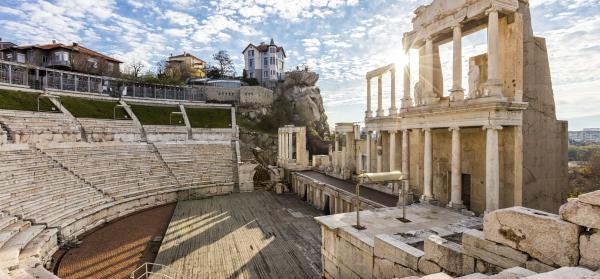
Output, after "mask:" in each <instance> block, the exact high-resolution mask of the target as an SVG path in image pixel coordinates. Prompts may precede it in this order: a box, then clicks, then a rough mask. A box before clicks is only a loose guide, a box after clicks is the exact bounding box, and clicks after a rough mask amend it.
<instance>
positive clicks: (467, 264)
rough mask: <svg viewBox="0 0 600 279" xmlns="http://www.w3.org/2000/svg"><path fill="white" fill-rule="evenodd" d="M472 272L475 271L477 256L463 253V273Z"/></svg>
mask: <svg viewBox="0 0 600 279" xmlns="http://www.w3.org/2000/svg"><path fill="white" fill-rule="evenodd" d="M463 252H464V250H463ZM471 273H475V258H473V257H471V256H468V255H464V254H463V268H462V273H461V274H471Z"/></svg>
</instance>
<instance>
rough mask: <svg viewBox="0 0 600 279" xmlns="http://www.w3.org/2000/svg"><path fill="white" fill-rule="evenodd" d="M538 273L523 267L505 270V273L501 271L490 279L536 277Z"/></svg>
mask: <svg viewBox="0 0 600 279" xmlns="http://www.w3.org/2000/svg"><path fill="white" fill-rule="evenodd" d="M535 274H537V273H535V272H533V271H531V270H528V269H525V268H522V267H518V266H516V267H512V268H509V269H505V270H503V271H501V272H500V273H498V274H496V275H493V276H490V277H489V278H490V279H491V278H494V279H518V278H525V277H528V276H531V275H535Z"/></svg>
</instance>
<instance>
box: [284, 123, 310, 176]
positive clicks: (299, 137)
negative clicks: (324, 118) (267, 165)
mask: <svg viewBox="0 0 600 279" xmlns="http://www.w3.org/2000/svg"><path fill="white" fill-rule="evenodd" d="M278 143H279V144H278V145H277V146H278V147H279V152H277V155H278V159H277V165H278V166H279V167H284V168H287V169H302V168H306V167H308V165H309V164H308V150H306V127H294V125H286V126H285V127H282V128H279V133H278Z"/></svg>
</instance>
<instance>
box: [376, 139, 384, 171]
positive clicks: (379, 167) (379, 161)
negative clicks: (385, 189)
mask: <svg viewBox="0 0 600 279" xmlns="http://www.w3.org/2000/svg"><path fill="white" fill-rule="evenodd" d="M382 141H383V137H382V136H381V131H378V132H377V140H376V141H375V142H376V143H377V172H382V171H383V147H382V146H381V144H382Z"/></svg>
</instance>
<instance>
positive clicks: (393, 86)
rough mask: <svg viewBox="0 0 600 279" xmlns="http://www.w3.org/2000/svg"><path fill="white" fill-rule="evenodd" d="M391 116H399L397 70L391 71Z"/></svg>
mask: <svg viewBox="0 0 600 279" xmlns="http://www.w3.org/2000/svg"><path fill="white" fill-rule="evenodd" d="M390 80H391V82H390V83H391V84H390V89H391V90H390V91H391V93H390V101H391V105H390V116H394V115H397V114H398V109H397V108H396V69H391V70H390Z"/></svg>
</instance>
